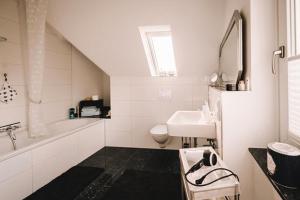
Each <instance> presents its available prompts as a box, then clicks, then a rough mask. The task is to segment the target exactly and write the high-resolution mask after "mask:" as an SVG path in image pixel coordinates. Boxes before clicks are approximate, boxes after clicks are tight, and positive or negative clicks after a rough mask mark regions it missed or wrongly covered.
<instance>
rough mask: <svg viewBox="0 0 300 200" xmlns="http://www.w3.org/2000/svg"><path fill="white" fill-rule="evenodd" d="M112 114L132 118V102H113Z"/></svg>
mask: <svg viewBox="0 0 300 200" xmlns="http://www.w3.org/2000/svg"><path fill="white" fill-rule="evenodd" d="M111 113H112V115H113V116H131V102H130V101H113V102H111Z"/></svg>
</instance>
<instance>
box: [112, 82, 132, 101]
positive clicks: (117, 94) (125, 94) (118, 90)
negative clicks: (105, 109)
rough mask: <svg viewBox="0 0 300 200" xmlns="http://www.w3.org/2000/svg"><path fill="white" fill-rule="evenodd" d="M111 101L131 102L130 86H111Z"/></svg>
mask: <svg viewBox="0 0 300 200" xmlns="http://www.w3.org/2000/svg"><path fill="white" fill-rule="evenodd" d="M111 99H112V100H114V101H116V100H119V101H120V100H123V101H128V100H131V88H130V86H120V85H111Z"/></svg>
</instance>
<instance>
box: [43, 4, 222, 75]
mask: <svg viewBox="0 0 300 200" xmlns="http://www.w3.org/2000/svg"><path fill="white" fill-rule="evenodd" d="M223 7H224V3H223V0H51V1H49V10H48V18H47V21H48V23H49V24H50V25H52V26H53V27H54V28H55V29H56V30H57V31H58V32H60V33H61V34H62V35H63V36H64V37H65V38H66V39H67V40H69V41H70V42H71V43H72V44H73V45H74V46H75V47H76V48H78V49H79V50H80V51H81V52H82V53H83V54H85V55H86V56H87V57H88V58H89V59H90V60H91V61H93V62H94V63H95V64H96V65H98V66H99V67H100V68H101V69H102V70H103V71H105V72H106V73H107V74H109V75H111V76H150V71H149V68H148V65H147V60H146V57H145V53H144V49H143V45H142V42H141V38H140V34H139V30H138V27H139V26H149V25H171V28H172V34H173V42H174V50H175V57H176V64H177V69H178V74H179V76H188V75H195V74H208V73H211V72H212V71H215V70H216V69H217V63H218V61H217V59H218V47H219V43H220V41H221V38H222V35H223V33H224V25H223V23H224V21H223Z"/></svg>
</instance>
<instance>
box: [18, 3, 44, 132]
mask: <svg viewBox="0 0 300 200" xmlns="http://www.w3.org/2000/svg"><path fill="white" fill-rule="evenodd" d="M19 5H20V19H21V29H22V41H23V58H24V63H25V69H26V70H25V71H26V73H25V79H26V83H27V97H28V132H29V136H30V137H38V136H41V135H44V134H46V128H45V124H44V120H43V115H42V105H41V103H42V91H43V79H44V66H45V64H44V60H45V59H44V57H45V28H46V15H47V5H48V0H20V4H19Z"/></svg>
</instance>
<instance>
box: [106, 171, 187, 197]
mask: <svg viewBox="0 0 300 200" xmlns="http://www.w3.org/2000/svg"><path fill="white" fill-rule="evenodd" d="M181 199H182V196H181V181H180V175H179V174H173V173H156V172H148V171H137V170H126V171H125V172H124V174H123V175H122V176H121V177H120V178H119V179H118V180H117V181H116V182H115V183H114V184H113V185H112V187H111V189H109V190H108V191H107V193H106V194H105V195H104V197H103V200H181Z"/></svg>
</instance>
